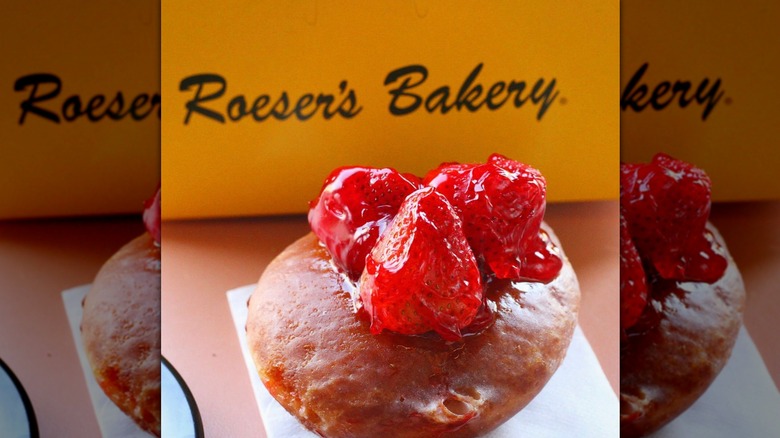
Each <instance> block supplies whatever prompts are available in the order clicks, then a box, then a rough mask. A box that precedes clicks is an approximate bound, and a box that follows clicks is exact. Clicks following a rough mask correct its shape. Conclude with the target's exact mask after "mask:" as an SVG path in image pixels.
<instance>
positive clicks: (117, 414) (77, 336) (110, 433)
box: [62, 284, 152, 438]
mask: <svg viewBox="0 0 780 438" xmlns="http://www.w3.org/2000/svg"><path fill="white" fill-rule="evenodd" d="M89 288H90V285H88V284H87V285H84V286H78V287H74V288H72V289H68V290H66V291H63V292H62V301H63V302H64V303H65V312H66V313H67V315H68V322H69V323H70V331H71V334H72V335H73V342H74V343H75V344H76V351H77V352H78V355H79V362H81V369H82V370H83V371H84V379H85V380H86V382H87V389H88V390H89V397H90V399H92V407H93V408H94V409H95V416H96V417H97V420H98V424H99V425H100V432H101V434H102V435H103V437H104V438H114V437H117V438H119V437H121V438H149V437H151V436H152V435H150V434H149V433H147V432H146V431H144V430H143V429H141V428H139V427H138V425H136V424H135V423H134V422H133V420H131V419H130V417H128V416H127V415H125V414H124V413H123V412H122V411H120V410H119V408H117V407H116V405H114V403H112V402H111V400H109V399H108V397H107V396H106V395H105V394H104V393H103V390H102V389H100V386H99V385H98V383H97V381H96V380H95V377H94V375H93V374H92V368H91V367H90V365H89V361H88V360H87V354H86V352H85V351H84V346H83V343H82V342H81V329H80V326H81V302H82V300H83V299H84V295H86V294H87V292H88V291H89Z"/></svg>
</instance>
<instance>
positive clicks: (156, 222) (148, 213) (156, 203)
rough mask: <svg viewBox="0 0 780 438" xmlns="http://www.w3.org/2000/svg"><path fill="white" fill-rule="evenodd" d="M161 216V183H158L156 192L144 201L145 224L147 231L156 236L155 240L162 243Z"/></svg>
mask: <svg viewBox="0 0 780 438" xmlns="http://www.w3.org/2000/svg"><path fill="white" fill-rule="evenodd" d="M160 218H161V211H160V184H159V183H158V184H157V191H156V192H155V193H154V196H152V197H151V198H149V199H147V200H146V202H144V215H143V219H144V225H145V226H146V231H148V232H149V235H151V236H152V237H153V238H154V241H155V242H157V243H158V244H159V243H160V241H161V240H160V234H161V233H160V231H161V229H162V227H161V225H160V220H161V219H160Z"/></svg>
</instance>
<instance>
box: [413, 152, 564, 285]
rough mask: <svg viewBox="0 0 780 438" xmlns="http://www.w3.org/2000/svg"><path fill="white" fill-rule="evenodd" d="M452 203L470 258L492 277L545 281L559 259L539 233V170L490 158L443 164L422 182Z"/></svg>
mask: <svg viewBox="0 0 780 438" xmlns="http://www.w3.org/2000/svg"><path fill="white" fill-rule="evenodd" d="M423 183H424V184H427V185H429V186H431V187H435V188H436V191H438V192H440V193H442V194H443V195H444V196H446V197H447V199H448V200H449V201H450V202H451V203H452V205H453V207H454V208H455V211H456V212H457V213H458V214H459V215H460V217H461V218H462V219H463V224H464V225H463V227H464V231H465V233H466V238H467V239H468V242H469V244H470V245H471V248H472V249H473V250H474V254H475V256H476V257H477V259H478V260H479V262H480V263H481V264H483V265H486V266H487V267H488V268H489V269H490V271H492V272H493V273H494V274H495V275H496V277H498V278H504V279H518V280H531V281H542V282H549V281H551V280H552V279H553V278H555V277H556V276H557V275H558V272H560V269H561V266H562V261H561V258H560V256H559V255H558V254H557V249H556V248H555V247H554V246H553V245H552V243H551V242H550V240H549V238H547V236H546V234H544V233H540V226H541V223H542V218H543V217H544V210H545V205H546V204H545V191H546V182H545V180H544V177H542V175H541V173H539V171H538V170H536V169H534V168H532V167H530V166H527V165H525V164H522V163H518V162H516V161H513V160H510V159H508V158H506V157H503V156H501V155H498V154H493V155H491V156H490V158H489V159H488V162H487V163H485V164H457V163H445V164H442V165H441V166H439V167H438V168H437V169H434V170H432V171H431V172H429V173H428V175H426V177H425V179H424V180H423Z"/></svg>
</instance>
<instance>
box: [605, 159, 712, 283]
mask: <svg viewBox="0 0 780 438" xmlns="http://www.w3.org/2000/svg"><path fill="white" fill-rule="evenodd" d="M710 186H711V183H710V179H709V177H708V176H707V174H706V173H704V171H703V170H701V169H699V168H697V167H695V166H693V165H692V164H688V163H686V162H683V161H679V160H675V159H674V158H672V157H670V156H668V155H665V154H658V155H656V156H655V157H654V158H653V161H652V162H650V163H648V164H622V165H621V166H620V205H621V207H622V209H623V212H624V214H625V218H626V222H627V223H628V230H629V233H630V234H631V238H632V240H633V242H634V244H635V245H636V248H637V250H638V251H639V254H640V255H641V256H642V258H643V259H646V260H648V261H649V262H650V263H651V264H652V266H653V267H654V268H655V270H656V271H658V274H659V275H660V276H661V277H662V278H665V279H670V280H689V281H706V282H710V283H711V282H714V281H717V280H718V279H719V278H720V277H721V276H723V272H724V271H725V269H726V265H727V262H726V259H725V258H724V257H723V255H722V250H721V249H720V247H719V246H718V245H717V244H716V243H715V242H714V239H713V237H712V235H711V234H710V232H709V231H706V230H705V225H706V223H707V219H708V218H709V215H710V190H711V189H710Z"/></svg>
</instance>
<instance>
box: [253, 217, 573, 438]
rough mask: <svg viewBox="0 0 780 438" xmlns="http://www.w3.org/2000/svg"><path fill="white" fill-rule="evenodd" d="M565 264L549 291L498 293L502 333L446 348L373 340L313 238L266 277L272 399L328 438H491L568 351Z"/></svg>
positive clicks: (257, 354)
mask: <svg viewBox="0 0 780 438" xmlns="http://www.w3.org/2000/svg"><path fill="white" fill-rule="evenodd" d="M542 229H543V230H545V231H546V233H547V234H548V235H549V236H550V238H551V241H552V242H553V243H554V244H555V245H557V246H558V247H560V244H559V242H558V240H557V238H556V237H555V236H554V235H553V233H552V231H551V230H550V229H549V228H548V227H546V225H543V226H542ZM560 256H561V259H562V261H563V267H562V269H561V270H560V273H559V274H558V275H557V276H556V278H555V279H554V280H552V281H551V282H549V283H546V284H545V283H540V282H519V281H510V280H493V281H492V282H489V283H487V284H486V286H485V288H486V291H487V292H486V297H487V300H488V302H489V303H490V307H492V308H493V309H494V315H495V320H494V322H493V323H492V325H490V326H488V327H487V328H486V329H484V331H482V332H481V333H479V334H475V335H470V336H469V335H467V336H464V337H463V339H462V340H460V341H457V342H446V341H444V340H443V339H442V338H440V337H439V336H438V335H437V334H433V333H429V334H424V335H414V336H407V335H400V334H396V333H392V332H383V333H381V334H378V335H375V334H372V333H371V332H370V322H369V321H368V319H367V318H365V317H360V315H359V314H356V313H355V309H354V307H353V304H354V301H353V298H352V296H353V294H354V293H355V289H354V288H355V285H354V283H353V282H352V281H351V280H350V279H349V277H348V276H346V275H344V273H343V272H340V271H339V270H338V269H337V268H336V267H335V265H334V263H333V260H332V259H331V256H330V254H329V252H328V251H327V250H326V249H325V248H324V247H323V246H322V245H321V244H320V243H319V241H318V239H317V236H315V235H314V234H311V233H310V234H308V235H306V236H304V237H303V238H301V239H299V240H298V241H296V242H295V243H293V244H292V245H290V246H289V247H288V248H287V249H285V250H284V251H283V252H282V253H281V254H280V255H279V256H278V257H276V259H274V260H273V261H272V262H271V263H270V265H269V266H268V268H267V269H266V270H265V272H264V273H263V275H262V277H261V278H260V281H259V283H258V285H257V289H256V291H255V292H254V294H253V295H252V297H251V299H250V301H249V315H248V320H247V325H246V330H247V340H248V345H249V349H250V351H251V353H252V357H253V359H254V363H255V365H256V367H257V371H258V373H259V375H260V379H261V380H262V382H263V384H264V385H265V386H266V388H267V389H268V391H269V392H270V393H271V395H272V396H273V397H274V398H275V399H276V400H277V401H278V402H279V403H280V404H281V405H282V406H283V407H284V408H285V409H286V410H287V411H288V412H289V413H290V414H292V415H293V416H295V417H296V418H298V420H299V421H300V422H301V423H302V424H303V425H304V426H306V427H307V428H308V429H310V430H312V431H314V432H315V433H317V434H319V435H322V436H325V437H368V436H378V437H379V436H394V437H432V436H448V437H450V436H451V437H475V436H480V435H482V434H485V433H487V432H488V431H490V430H493V429H494V428H496V427H497V426H498V425H500V424H501V423H503V422H504V421H506V420H508V419H509V418H510V417H512V416H513V415H515V414H516V413H517V412H518V411H520V410H521V409H522V408H523V407H525V406H526V405H527V404H528V403H529V402H530V401H531V399H532V398H533V397H534V396H535V395H536V394H537V393H539V391H541V389H542V387H543V386H544V385H545V384H546V382H547V381H548V380H549V378H550V377H551V376H552V374H553V373H554V372H555V370H556V369H557V368H558V366H559V365H560V363H561V361H562V359H563V357H564V355H565V353H566V350H567V348H568V346H569V343H570V341H571V338H572V334H573V331H574V327H575V325H576V321H577V311H578V308H579V299H580V291H579V286H578V284H577V278H576V276H575V274H574V271H573V270H572V267H571V264H570V263H569V262H568V260H567V259H566V257H565V255H564V254H563V252H562V251H561V252H560Z"/></svg>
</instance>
